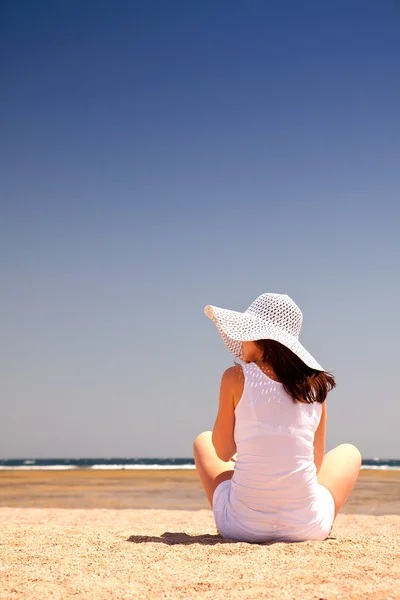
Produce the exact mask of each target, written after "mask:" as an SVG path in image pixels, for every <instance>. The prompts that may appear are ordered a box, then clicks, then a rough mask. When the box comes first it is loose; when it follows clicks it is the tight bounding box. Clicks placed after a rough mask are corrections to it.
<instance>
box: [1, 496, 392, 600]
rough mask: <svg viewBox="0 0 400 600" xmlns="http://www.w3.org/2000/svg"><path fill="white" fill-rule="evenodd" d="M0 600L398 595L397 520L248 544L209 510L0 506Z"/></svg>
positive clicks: (365, 520)
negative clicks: (234, 538)
mask: <svg viewBox="0 0 400 600" xmlns="http://www.w3.org/2000/svg"><path fill="white" fill-rule="evenodd" d="M0 524H1V530H2V539H1V552H0V554H1V559H0V560H1V562H0V565H1V566H0V569H1V586H0V589H1V592H0V598H2V599H14V598H16V599H17V598H26V599H30V600H43V599H45V598H46V599H47V598H52V599H55V600H70V599H71V600H72V599H74V600H75V599H76V598H84V599H85V600H86V599H87V600H90V599H93V600H94V599H96V600H111V599H112V600H131V599H133V598H149V599H150V598H152V599H153V598H168V599H171V600H175V599H179V598H208V599H210V600H214V599H219V598H221V599H222V598H223V599H232V598H233V599H234V598H270V599H277V600H278V599H279V600H282V599H289V598H290V599H292V598H310V599H320V600H321V599H324V600H328V599H332V600H333V599H336V598H343V599H346V600H347V599H349V598H359V599H361V598H362V599H365V598H370V599H373V600H389V599H398V598H400V516H397V515H396V516H384V517H378V516H366V515H362V516H357V515H343V516H339V518H338V520H337V523H336V525H335V526H334V529H333V531H332V533H331V536H330V538H329V539H328V540H326V541H325V542H305V543H301V544H282V543H279V544H272V545H252V544H244V543H235V542H229V541H227V540H223V539H222V538H220V537H219V536H218V535H216V531H215V527H214V523H213V519H212V514H211V512H210V511H209V510H200V511H183V510H182V511H175V510H172V511H171V510H170V511H166V510H114V509H92V510H90V509H86V510H82V509H76V510H72V509H19V508H1V509H0Z"/></svg>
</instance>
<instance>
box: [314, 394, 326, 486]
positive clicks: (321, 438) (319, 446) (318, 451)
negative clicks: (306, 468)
mask: <svg viewBox="0 0 400 600" xmlns="http://www.w3.org/2000/svg"><path fill="white" fill-rule="evenodd" d="M325 438H326V401H325V402H324V403H323V404H322V412H321V420H320V422H319V425H318V427H317V429H316V432H315V434H314V464H315V466H316V468H317V475H318V473H319V470H320V468H321V465H322V461H323V460H324V455H325Z"/></svg>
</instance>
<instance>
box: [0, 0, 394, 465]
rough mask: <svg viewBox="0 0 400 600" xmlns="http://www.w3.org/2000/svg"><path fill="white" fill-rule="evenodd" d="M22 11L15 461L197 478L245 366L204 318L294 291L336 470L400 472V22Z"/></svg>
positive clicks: (306, 6)
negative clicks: (339, 458) (393, 460)
mask: <svg viewBox="0 0 400 600" xmlns="http://www.w3.org/2000/svg"><path fill="white" fill-rule="evenodd" d="M0 13H1V14H0V69H1V74H2V82H3V85H2V93H1V95H0V130H1V132H2V134H1V140H0V172H1V182H2V183H1V200H0V269H1V280H2V289H3V294H2V296H3V297H2V311H1V321H0V325H1V336H0V339H1V341H0V345H1V346H0V352H1V356H0V358H1V360H0V364H1V366H0V370H1V372H0V374H1V378H0V380H1V384H0V386H1V390H0V391H1V395H0V398H1V403H2V414H3V418H2V419H1V423H0V456H1V457H3V458H12V457H15V458H17V457H28V456H31V457H48V456H55V457H62V456H190V454H191V445H192V440H193V438H194V437H195V435H196V434H197V433H198V432H199V431H201V430H203V429H210V428H212V425H213V422H214V418H215V414H216V409H217V403H218V391H219V381H220V376H221V374H222V372H223V370H224V369H225V368H227V367H228V366H230V365H231V364H232V357H231V356H230V355H229V353H228V351H227V350H226V349H225V347H224V345H223V343H222V342H221V340H220V338H219V336H218V334H217V331H216V330H215V328H214V326H213V324H212V323H211V322H210V321H209V320H208V319H207V318H206V317H205V315H204V314H203V308H204V306H205V305H206V304H215V305H218V306H224V307H226V308H233V309H236V310H244V309H245V308H247V306H248V305H249V304H250V303H251V302H252V301H253V300H254V299H255V298H256V297H257V296H258V295H259V294H261V293H263V292H278V293H287V294H289V295H290V296H291V297H292V298H293V299H294V300H295V301H296V302H297V304H298V305H299V306H300V308H301V309H302V311H303V314H304V320H303V329H302V332H301V336H300V339H301V341H302V343H303V344H304V345H305V346H306V348H307V349H308V350H309V351H310V352H311V353H312V354H313V355H314V356H315V357H316V359H317V360H318V361H319V362H320V363H321V364H322V365H323V366H324V367H325V368H326V369H327V370H330V371H331V372H332V373H333V374H334V375H335V377H336V380H337V389H336V390H335V391H334V392H331V394H330V396H329V398H328V437H327V445H328V449H329V448H331V447H333V446H334V445H336V444H338V443H341V442H343V441H348V442H352V443H355V444H357V445H358V446H359V448H360V450H361V452H362V453H363V455H364V457H375V456H376V457H377V456H381V457H383V456H386V457H399V456H400V447H399V442H398V431H397V424H398V422H399V419H400V408H399V406H400V403H399V402H398V391H397V384H396V379H395V377H396V374H397V372H398V367H397V363H398V358H397V354H398V339H399V334H400V324H399V323H400V320H399V318H398V297H399V294H400V277H399V268H398V256H399V253H400V241H399V235H398V232H399V225H400V203H399V192H400V169H399V162H400V160H399V159H400V157H399V136H400V112H399V110H398V106H400V79H399V77H398V72H399V64H400V36H399V35H398V31H399V20H400V6H399V4H398V3H397V2H394V1H384V2H381V3H377V2H372V1H353V0H350V1H346V2H344V1H343V2H342V1H337V2H335V3H321V2H307V1H305V2H295V1H284V2H261V1H252V2H248V3H242V2H237V1H231V2H228V1H222V0H221V1H220V2H209V1H202V2H184V1H183V0H182V1H179V2H178V1H173V0H171V1H170V2H162V1H161V0H160V1H155V0H147V1H146V2H145V1H142V0H138V1H136V2H131V3H130V2H124V1H122V0H119V1H117V2H111V1H100V2H94V1H92V0H89V1H87V2H85V3H82V2H77V1H70V2H58V3H54V2H50V1H47V0H42V1H41V2H39V3H32V2H28V1H20V2H18V3H17V2H12V1H11V0H9V1H3V2H2V3H1V6H0Z"/></svg>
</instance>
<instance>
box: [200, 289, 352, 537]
mask: <svg viewBox="0 0 400 600" xmlns="http://www.w3.org/2000/svg"><path fill="white" fill-rule="evenodd" d="M205 313H206V315H207V316H208V317H209V318H210V319H212V320H213V321H214V323H215V324H216V326H217V328H218V331H219V333H220V334H221V337H222V339H223V341H224V342H225V344H226V345H227V347H228V348H229V349H230V350H231V352H232V353H233V354H234V355H235V356H236V357H238V358H240V359H241V360H242V361H243V362H244V365H243V366H241V365H235V366H234V367H231V368H229V369H227V370H226V371H225V373H224V374H223V376H222V380H221V389H220V399H219V410H218V414H217V418H216V421H215V425H214V429H213V431H212V432H210V431H206V432H204V433H202V434H200V435H199V436H198V437H197V438H196V440H195V442H194V458H195V463H196V469H197V472H198V475H199V478H200V481H201V483H202V485H203V487H204V490H205V492H206V495H207V498H208V500H209V502H210V505H211V507H212V509H213V513H214V518H215V522H216V526H217V528H218V530H219V532H220V534H221V535H222V536H223V537H227V538H230V539H234V540H238V541H245V542H266V541H293V542H294V541H305V540H324V539H325V538H327V537H328V535H329V533H330V531H331V529H332V525H333V521H334V519H335V517H336V515H337V514H338V512H339V510H340V509H341V507H342V506H343V504H344V503H345V502H346V499H347V498H348V496H349V494H350V492H351V490H352V489H353V487H354V485H355V483H356V480H357V476H358V473H359V470H360V466H361V455H360V452H359V451H358V450H357V448H355V446H353V445H351V444H342V445H340V446H338V447H337V448H335V449H333V450H331V451H330V452H328V453H327V454H326V455H325V456H324V451H325V434H326V403H325V400H326V397H327V394H328V392H329V391H330V390H332V389H333V388H334V387H336V383H335V380H334V377H333V376H332V375H331V374H329V373H327V372H325V371H324V369H323V368H322V367H321V365H320V364H319V363H318V362H317V361H316V360H315V359H314V358H313V357H312V356H311V354H309V352H307V350H306V349H305V348H304V347H303V346H302V345H301V343H300V342H299V339H298V338H299V333H300V329H301V324H302V320H303V315H302V313H301V311H300V309H299V307H298V306H297V305H296V304H295V303H294V302H293V300H292V299H291V298H289V296H287V295H286V294H263V295H261V296H259V297H258V298H257V299H256V300H255V301H254V302H253V303H252V304H251V305H250V307H249V308H248V309H247V310H246V311H245V312H244V313H239V312H235V311H231V310H226V309H222V308H217V307H215V306H206V308H205Z"/></svg>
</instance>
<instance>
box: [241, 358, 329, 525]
mask: <svg viewBox="0 0 400 600" xmlns="http://www.w3.org/2000/svg"><path fill="white" fill-rule="evenodd" d="M242 368H243V375H244V385H243V394H242V397H241V399H240V401H239V403H238V404H237V406H236V409H235V429H234V437H235V443H236V447H237V459H236V463H235V469H234V474H233V477H232V486H231V494H230V509H231V510H232V511H234V512H235V517H236V518H241V519H249V518H250V519H251V520H254V519H258V520H259V521H260V522H262V521H265V522H268V523H271V520H272V521H273V520H274V519H278V518H279V523H280V525H283V524H285V523H286V524H288V525H289V524H294V523H298V522H305V521H307V520H309V519H310V516H311V517H312V513H313V505H314V504H315V498H316V491H317V486H318V483H317V476H316V467H315V464H314V433H315V430H316V429H317V427H318V424H319V420H320V417H321V410H322V409H321V404H319V403H313V404H305V403H300V402H293V400H292V398H291V397H290V396H289V394H287V392H286V391H285V390H284V387H283V385H282V384H281V383H278V382H277V381H274V380H273V379H270V378H269V377H268V376H267V375H266V374H265V373H264V372H263V371H262V370H261V369H260V368H259V367H258V366H257V365H256V364H255V363H253V362H252V363H249V364H246V365H244V366H243V367H242Z"/></svg>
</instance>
